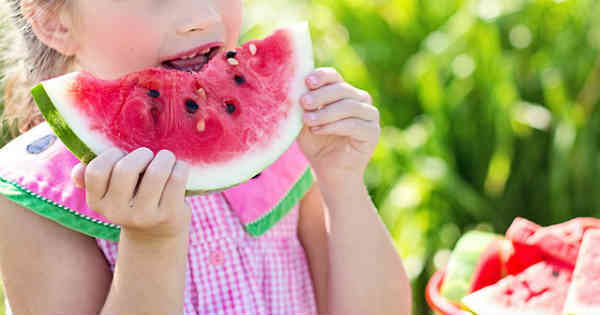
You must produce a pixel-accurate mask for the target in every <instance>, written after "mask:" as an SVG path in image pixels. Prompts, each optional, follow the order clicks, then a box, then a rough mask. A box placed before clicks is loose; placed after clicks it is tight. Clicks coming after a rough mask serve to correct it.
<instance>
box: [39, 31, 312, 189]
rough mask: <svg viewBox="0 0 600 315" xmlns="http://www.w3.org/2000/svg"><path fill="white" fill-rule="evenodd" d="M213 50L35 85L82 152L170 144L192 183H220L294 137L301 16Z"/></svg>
mask: <svg viewBox="0 0 600 315" xmlns="http://www.w3.org/2000/svg"><path fill="white" fill-rule="evenodd" d="M213 55H214V57H212V59H210V60H209V61H208V63H207V64H205V65H204V66H203V67H202V69H201V70H200V71H199V72H191V71H190V72H187V71H179V70H176V69H169V68H152V69H148V70H144V71H141V72H137V73H132V74H129V75H126V76H124V77H122V78H120V79H117V80H113V81H104V80H100V79H98V78H95V77H94V76H92V75H91V74H88V73H72V74H69V75H66V76H63V77H59V78H55V79H52V80H49V81H45V82H42V84H40V85H39V86H38V87H36V88H34V90H33V91H32V94H33V95H34V98H35V99H36V102H37V104H38V107H40V110H41V112H42V114H44V116H45V118H46V120H47V121H48V122H49V124H50V126H51V127H52V128H53V129H54V131H55V132H56V134H57V136H59V137H60V138H61V140H62V141H63V143H65V145H66V146H67V147H68V148H69V149H71V151H73V153H74V154H75V155H76V156H77V157H79V158H80V159H82V160H84V161H85V162H87V160H90V159H91V158H93V157H94V156H95V155H96V154H99V153H100V152H102V151H104V150H106V149H107V148H109V147H118V148H121V149H122V150H124V151H127V152H129V151H132V150H134V149H137V148H139V147H147V148H149V149H150V150H152V151H153V152H155V153H156V152H158V151H160V150H162V149H168V150H170V151H172V152H173V153H174V154H175V156H176V157H177V158H178V159H179V160H183V161H185V162H187V163H188V164H190V165H191V167H192V173H191V174H190V181H189V182H188V186H187V188H188V190H192V191H195V190H215V189H221V188H225V187H229V186H232V185H235V184H237V183H240V182H243V181H245V180H247V179H249V178H250V177H252V176H254V175H256V174H257V173H259V172H260V171H262V170H263V169H264V168H265V167H267V166H268V165H269V164H270V163H272V162H274V161H275V160H276V159H277V158H278V157H279V156H280V155H281V154H282V153H283V152H284V151H285V150H286V149H287V147H289V146H290V145H291V144H292V142H293V141H294V139H295V137H296V136H297V135H298V133H299V132H300V129H301V128H302V112H303V110H302V108H301V106H300V105H299V102H298V101H299V99H300V96H301V95H302V94H303V93H304V92H306V86H305V83H304V82H305V81H304V80H305V78H306V75H307V74H308V73H309V72H310V71H311V70H312V69H313V60H312V45H311V42H310V34H309V31H308V26H307V25H306V24H305V23H304V24H299V25H295V26H293V27H289V28H285V29H281V30H279V31H277V32H275V33H274V34H273V35H271V36H269V37H267V38H265V39H263V40H257V41H251V42H248V43H246V44H245V45H243V46H242V47H239V48H237V49H236V50H235V51H230V52H226V51H221V52H219V53H217V54H216V55H215V54H213ZM204 58H205V59H206V58H208V57H204ZM65 126H66V128H65Z"/></svg>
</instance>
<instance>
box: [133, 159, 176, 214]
mask: <svg viewBox="0 0 600 315" xmlns="http://www.w3.org/2000/svg"><path fill="white" fill-rule="evenodd" d="M174 165H175V155H174V154H173V153H172V152H171V151H167V150H161V151H159V152H158V153H157V154H156V157H154V160H152V162H150V165H149V166H148V168H146V172H144V177H143V178H142V181H141V182H140V186H139V188H138V191H137V193H136V195H135V197H134V198H135V201H134V203H135V205H136V207H137V206H140V207H142V208H153V209H154V208H157V207H158V203H159V202H160V196H161V195H162V193H163V190H164V186H165V184H166V183H167V180H168V179H169V176H170V175H171V172H172V171H173V166H174Z"/></svg>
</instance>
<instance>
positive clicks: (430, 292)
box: [425, 270, 473, 315]
mask: <svg viewBox="0 0 600 315" xmlns="http://www.w3.org/2000/svg"><path fill="white" fill-rule="evenodd" d="M444 274H445V273H444V270H439V271H437V272H436V273H434V274H433V276H432V277H431V279H429V282H428V283H427V288H426V289H425V299H426V300H427V304H429V307H431V309H433V310H434V311H435V312H436V313H438V314H440V315H473V314H472V313H470V312H467V311H464V310H463V309H461V308H460V306H458V305H456V304H454V303H453V302H451V301H449V300H448V299H446V298H445V297H443V296H442V294H441V293H440V288H441V287H442V282H443V281H444Z"/></svg>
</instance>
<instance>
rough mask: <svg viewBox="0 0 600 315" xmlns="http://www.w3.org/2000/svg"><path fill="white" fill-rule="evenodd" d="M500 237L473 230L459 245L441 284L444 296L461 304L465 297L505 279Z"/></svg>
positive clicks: (462, 238)
mask: <svg viewBox="0 0 600 315" xmlns="http://www.w3.org/2000/svg"><path fill="white" fill-rule="evenodd" d="M501 240H502V236H501V235H498V234H493V233H488V232H481V231H470V232H468V233H466V234H465V235H463V236H462V237H461V238H460V240H458V242H457V243H456V246H455V248H454V250H453V251H452V255H451V256H450V260H449V261H448V266H446V272H445V277H444V281H443V283H442V284H441V288H440V291H441V295H442V296H443V297H444V298H446V299H448V300H449V301H451V302H453V303H455V304H460V300H461V299H462V297H464V296H465V295H467V294H468V293H470V292H473V291H474V290H477V289H479V288H481V287H484V286H486V285H490V284H493V283H495V282H496V281H498V280H500V279H501V278H502V276H503V275H502V260H501V253H500V248H501V246H500V243H499V242H500V241H501Z"/></svg>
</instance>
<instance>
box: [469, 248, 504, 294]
mask: <svg viewBox="0 0 600 315" xmlns="http://www.w3.org/2000/svg"><path fill="white" fill-rule="evenodd" d="M503 241H504V240H502V239H496V240H493V241H492V242H491V243H490V245H488V247H487V248H486V249H485V251H484V252H483V253H482V254H481V257H480V258H479V261H478V262H477V266H476V267H475V270H474V271H473V278H472V280H471V288H470V289H469V293H470V292H475V291H477V290H479V289H481V288H485V287H487V286H489V285H492V284H494V283H496V282H498V281H499V280H500V279H502V277H504V273H505V271H504V266H503V261H502V255H501V252H502V247H503V245H502V243H503Z"/></svg>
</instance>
